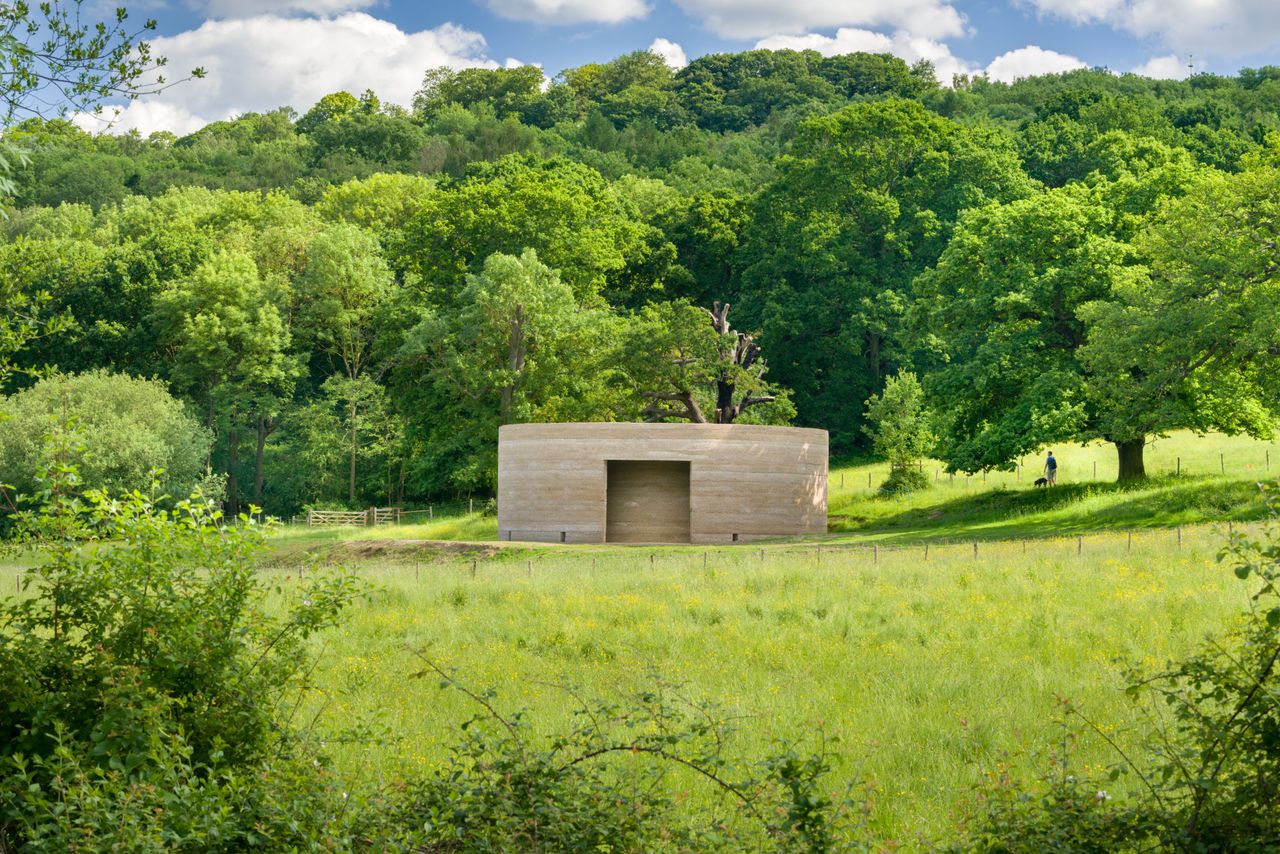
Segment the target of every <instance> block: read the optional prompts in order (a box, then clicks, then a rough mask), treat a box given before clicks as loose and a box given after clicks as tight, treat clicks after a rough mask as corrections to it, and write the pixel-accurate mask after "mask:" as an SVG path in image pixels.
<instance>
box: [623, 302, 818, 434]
mask: <svg viewBox="0 0 1280 854" xmlns="http://www.w3.org/2000/svg"><path fill="white" fill-rule="evenodd" d="M623 342H624V343H623V355H622V363H623V365H624V366H625V370H626V372H627V375H628V377H629V378H630V382H631V385H632V387H633V388H634V389H635V391H636V393H637V394H638V396H639V397H640V398H642V399H643V400H645V401H646V404H645V407H644V409H643V410H642V411H641V413H640V414H641V416H643V417H644V418H645V420H647V421H665V420H667V419H670V418H675V419H680V420H684V421H691V422H693V423H695V424H706V423H712V424H732V423H734V422H735V421H738V420H739V419H741V420H742V421H744V422H754V423H763V424H786V423H789V422H790V420H791V418H793V417H794V416H795V409H794V407H793V406H792V405H791V400H790V396H789V394H788V392H787V390H786V389H783V388H781V387H779V386H778V385H776V384H774V383H772V382H769V381H767V380H766V379H765V378H764V375H765V373H766V366H765V362H764V359H763V358H761V355H760V354H761V349H760V345H758V344H756V343H755V340H754V338H753V337H752V336H751V335H747V334H745V333H742V332H738V331H736V330H734V329H732V328H731V327H730V325H729V305H728V304H727V303H720V302H717V303H715V304H714V305H713V307H712V309H711V310H710V311H708V310H707V309H703V308H697V307H695V306H693V305H690V304H689V303H686V302H675V303H664V304H660V305H649V306H645V307H644V309H642V310H641V311H640V312H639V313H638V314H637V315H636V316H635V317H634V318H632V319H631V321H630V323H629V324H628V328H627V330H626V333H625V335H624V338H623Z"/></svg>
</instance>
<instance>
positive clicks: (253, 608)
mask: <svg viewBox="0 0 1280 854" xmlns="http://www.w3.org/2000/svg"><path fill="white" fill-rule="evenodd" d="M70 441H72V437H71V436H70V435H68V434H66V433H61V432H59V433H55V434H54V436H53V439H52V442H53V444H54V446H55V453H54V454H53V457H54V459H55V460H59V462H56V463H55V464H53V465H51V466H49V467H47V468H45V469H43V470H42V476H43V478H44V479H43V480H42V492H41V493H39V495H38V496H37V497H38V498H39V500H40V504H39V508H38V509H37V510H35V511H32V512H29V513H26V514H24V515H23V517H22V519H21V530H22V535H23V536H24V538H26V539H27V540H28V541H29V542H30V543H31V544H33V545H35V546H37V547H38V549H39V552H38V553H39V555H40V558H39V563H38V564H37V566H36V567H34V568H33V569H31V570H29V571H28V572H27V573H25V575H24V578H25V580H24V595H23V596H20V597H18V598H7V599H6V600H4V601H3V603H0V681H3V684H5V685H6V686H7V688H6V700H5V704H4V707H3V709H0V755H2V756H3V760H0V845H3V846H4V847H5V848H6V849H8V850H32V851H55V850H76V849H79V848H81V846H89V847H90V848H91V849H92V850H126V849H127V850H131V851H133V850H139V851H173V850H179V851H232V850H243V849H244V848H246V847H258V846H264V847H269V848H273V849H287V848H295V849H296V848H309V849H311V850H319V849H324V848H326V847H327V846H328V845H332V844H343V843H342V840H341V833H342V831H341V826H342V822H341V806H340V803H335V798H336V797H337V792H336V791H335V787H333V786H332V785H331V783H330V781H329V779H328V777H327V775H326V773H325V772H324V771H323V770H321V769H317V767H316V766H315V760H314V758H313V757H312V755H311V753H310V750H309V749H308V746H307V743H306V741H305V740H303V739H302V738H301V733H300V732H298V731H297V730H296V729H295V727H294V725H293V723H292V721H291V715H292V709H293V708H294V707H295V705H296V703H297V696H298V694H299V692H300V691H301V690H303V686H304V684H305V677H306V673H307V670H308V668H309V653H308V651H307V649H308V646H307V643H308V639H309V638H310V637H311V636H312V635H314V634H315V633H317V632H320V631H322V630H324V629H326V628H328V627H330V626H332V625H333V624H334V623H335V621H336V620H337V618H338V615H339V614H340V613H341V611H342V610H343V608H344V607H345V606H346V605H347V604H348V603H349V602H350V601H351V599H352V598H353V596H355V595H356V593H357V590H358V587H357V585H356V582H355V581H354V580H353V579H352V578H351V577H349V576H346V575H342V574H328V575H320V576H319V577H314V578H313V580H312V581H311V582H310V583H309V584H308V585H306V586H305V587H302V588H300V589H299V590H298V591H297V594H296V597H293V598H292V601H291V602H290V605H289V606H288V607H287V608H286V609H285V611H284V612H283V613H281V614H279V615H278V616H274V617H272V616H267V615H266V614H264V613H263V611H262V610H261V604H262V600H263V598H264V596H265V594H266V588H265V587H264V584H263V582H262V580H261V579H260V577H259V576H258V575H257V573H256V571H255V568H254V556H255V554H256V553H257V550H258V548H259V546H260V545H261V542H262V532H261V531H260V530H259V529H258V527H257V526H255V525H254V524H253V523H252V521H251V520H250V519H249V518H248V517H241V519H239V520H237V521H238V524H237V525H235V526H232V527H230V528H227V527H225V526H224V525H223V520H222V518H221V515H220V513H219V512H218V511H217V510H216V509H215V508H214V506H213V505H212V503H211V502H209V501H207V500H205V499H203V498H201V497H200V496H198V495H197V496H196V497H194V498H193V499H191V500H189V501H183V502H180V503H179V504H178V505H177V506H176V507H174V509H173V510H163V509H160V508H159V507H157V506H156V504H155V503H154V501H153V500H152V498H150V497H149V496H148V494H147V493H144V492H140V491H133V492H129V493H124V494H120V495H109V494H108V493H105V492H102V491H100V490H96V489H87V490H86V489H85V488H84V484H82V483H81V482H80V481H79V477H78V475H77V474H76V470H75V467H74V466H72V465H69V464H67V463H66V462H65V460H66V454H64V453H60V452H57V447H59V446H66V444H67V443H68V442H70ZM90 538H92V539H90ZM334 833H337V834H338V837H337V838H335V836H334Z"/></svg>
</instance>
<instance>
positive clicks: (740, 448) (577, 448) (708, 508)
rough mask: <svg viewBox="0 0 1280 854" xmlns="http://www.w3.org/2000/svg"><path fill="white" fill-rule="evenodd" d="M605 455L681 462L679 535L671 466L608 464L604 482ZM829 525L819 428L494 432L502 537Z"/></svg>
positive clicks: (604, 427) (717, 535) (708, 536)
mask: <svg viewBox="0 0 1280 854" xmlns="http://www.w3.org/2000/svg"><path fill="white" fill-rule="evenodd" d="M611 460H613V461H631V462H651V463H652V462H687V463H688V464H689V474H688V495H687V501H688V508H689V512H688V529H687V533H686V532H685V530H684V526H683V525H682V518H683V516H682V514H683V503H682V502H683V501H684V497H683V495H682V493H681V482H682V481H681V479H680V478H681V476H680V475H679V474H674V473H673V472H674V471H675V470H674V469H672V468H670V467H668V468H665V469H664V468H662V467H650V468H648V469H646V468H645V467H643V466H634V465H633V466H617V465H615V466H614V467H613V468H614V477H613V478H612V479H611V478H610V474H609V470H610V466H609V461H611ZM611 492H612V493H613V494H612V495H611V494H610V493H611ZM610 521H612V523H613V524H612V525H610ZM826 530H827V432H826V431H825V430H811V429H803V428H796V427H761V426H756V425H750V424H633V423H626V424H612V423H610V424H511V425H507V426H505V427H503V428H502V429H501V430H500V431H499V433H498V536H499V537H500V538H501V539H504V540H536V541H543V542H561V541H563V542H568V543H600V542H605V541H606V540H608V541H613V542H694V543H727V542H734V541H735V540H736V541H745V540H751V539H758V538H760V537H771V536H785V535H793V534H816V533H825V532H826ZM649 537H653V539H647V538H649Z"/></svg>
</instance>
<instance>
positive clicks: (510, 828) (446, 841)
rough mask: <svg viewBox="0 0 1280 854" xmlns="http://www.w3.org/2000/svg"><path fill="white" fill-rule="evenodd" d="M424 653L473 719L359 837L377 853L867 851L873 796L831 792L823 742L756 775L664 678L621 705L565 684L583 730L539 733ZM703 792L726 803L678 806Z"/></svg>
mask: <svg viewBox="0 0 1280 854" xmlns="http://www.w3.org/2000/svg"><path fill="white" fill-rule="evenodd" d="M417 654H418V656H419V657H420V658H421V660H422V661H423V662H424V664H425V666H424V668H423V669H422V670H421V671H420V672H419V673H418V674H416V675H417V676H418V677H427V678H438V679H439V680H440V685H441V687H442V688H452V689H456V690H460V691H462V692H463V693H465V694H466V695H467V696H468V697H469V698H470V699H471V700H472V701H473V702H474V703H475V704H476V707H477V709H478V712H477V714H476V716H475V717H473V718H472V719H471V720H469V721H467V722H466V723H464V724H463V726H462V731H463V735H462V738H461V740H460V741H459V742H458V743H457V744H456V745H455V746H454V747H453V750H452V753H451V755H450V757H449V759H448V761H447V762H445V763H444V764H443V765H442V766H441V767H440V768H439V769H438V770H436V771H435V772H434V773H431V774H429V775H427V776H426V777H424V778H422V779H419V780H415V781H410V782H408V783H407V784H405V785H404V786H402V787H399V788H398V789H396V790H393V792H391V793H390V794H389V796H388V799H387V802H386V806H387V809H386V811H385V812H384V813H382V814H380V815H377V816H375V817H374V818H375V821H376V826H374V825H372V824H371V825H367V826H366V827H365V828H364V830H363V835H365V836H366V838H369V839H376V840H377V843H376V844H375V845H374V846H373V847H374V848H375V849H377V850H381V849H384V848H390V849H392V850H411V851H468V852H486V853H487V852H494V854H496V852H507V851H522V852H552V851H573V852H595V851H637V852H638V851H645V852H648V851H688V852H692V851H699V852H702V851H725V852H737V851H758V852H770V851H774V852H812V853H813V854H817V852H836V851H847V852H855V851H859V852H860V851H869V850H872V847H871V844H870V843H869V842H868V836H869V834H867V832H866V816H867V813H868V808H867V805H866V801H865V799H855V798H854V797H853V794H854V787H852V786H850V787H849V788H848V789H847V790H845V791H834V792H831V791H826V790H825V787H826V786H828V785H829V782H828V771H829V770H830V766H829V762H828V758H827V755H826V750H825V743H824V744H823V746H822V749H820V750H819V751H818V752H817V753H816V754H802V753H800V752H798V751H797V750H796V749H795V748H794V747H793V746H784V747H783V748H781V749H780V750H779V751H778V752H777V753H775V754H774V755H771V756H769V757H766V758H765V759H764V760H763V761H761V762H759V763H756V764H755V765H744V764H742V763H741V762H737V763H735V762H733V761H731V760H730V759H729V758H728V756H727V755H726V744H727V743H728V741H729V739H730V737H731V734H732V727H731V726H730V721H729V720H728V718H727V717H726V715H725V713H724V712H723V710H721V709H719V708H717V707H716V706H715V705H713V704H709V703H702V702H694V701H691V700H689V699H688V698H685V697H684V696H683V695H682V694H681V692H680V690H679V688H678V686H673V685H670V684H667V683H665V682H664V681H663V680H661V679H660V678H658V677H656V676H654V677H653V678H652V679H651V683H652V687H651V688H649V689H646V690H644V691H642V692H641V693H639V694H638V695H636V696H635V697H633V698H631V699H630V700H629V701H627V702H623V703H608V702H604V703H592V702H588V701H587V700H586V699H584V698H583V697H581V696H580V695H579V694H578V693H576V692H575V691H573V690H572V689H570V688H567V687H566V688H565V689H564V690H565V691H566V692H567V693H568V695H569V697H570V699H571V701H572V703H573V705H574V709H575V715H574V717H575V719H576V721H577V724H576V726H574V727H573V728H571V729H570V730H568V731H565V732H559V733H552V734H550V735H545V736H539V735H538V734H537V733H535V732H534V730H533V728H532V726H531V725H530V724H529V721H528V719H527V717H526V715H525V714H524V713H522V712H515V713H510V714H504V713H503V712H501V711H499V709H498V707H497V705H496V702H497V695H496V692H494V691H492V690H486V691H482V692H481V691H474V690H472V689H470V688H468V687H466V686H465V685H463V684H462V683H461V682H460V681H459V680H458V679H457V677H456V675H455V674H454V673H453V672H452V671H449V670H447V669H445V668H444V667H443V666H441V665H440V664H438V663H436V662H435V661H433V660H432V659H430V658H428V657H426V656H425V655H424V654H423V653H417ZM674 782H678V783H679V785H678V786H677V785H672V783H674ZM698 785H702V786H706V787H708V790H709V791H710V792H712V793H714V794H716V795H719V796H720V797H718V798H716V797H712V798H710V799H708V804H709V805H708V806H705V807H704V808H703V809H701V810H698V811H696V812H693V811H690V810H688V809H682V806H681V803H680V800H681V799H683V798H684V797H687V795H688V793H689V791H690V790H691V789H692V788H694V787H696V786H698ZM677 789H679V790H680V792H681V798H680V799H678V798H677V797H675V796H673V792H674V791H676V790H677Z"/></svg>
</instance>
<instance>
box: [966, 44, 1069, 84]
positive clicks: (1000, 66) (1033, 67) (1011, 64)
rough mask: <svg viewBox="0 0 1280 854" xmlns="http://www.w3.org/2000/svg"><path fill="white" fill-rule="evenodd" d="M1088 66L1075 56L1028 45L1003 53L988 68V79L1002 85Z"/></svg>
mask: <svg viewBox="0 0 1280 854" xmlns="http://www.w3.org/2000/svg"><path fill="white" fill-rule="evenodd" d="M1086 67H1087V66H1086V65H1085V64H1084V63H1083V62H1081V61H1080V60H1078V59H1076V58H1075V57H1074V56H1067V55H1066V54H1065V53H1058V52H1057V51H1056V50H1045V49H1044V48H1042V47H1039V46H1037V45H1033V44H1031V45H1027V46H1026V47H1020V48H1018V49H1017V50H1011V51H1009V52H1007V53H1002V54H1000V55H999V56H997V57H996V58H995V59H993V60H991V64H990V65H988V66H987V77H989V78H991V79H992V80H998V81H1000V82H1002V83H1012V82H1013V81H1015V80H1018V79H1020V78H1023V77H1034V76H1036V75H1037V74H1060V73H1062V72H1063V71H1074V70H1075V69H1077V68H1086Z"/></svg>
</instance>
